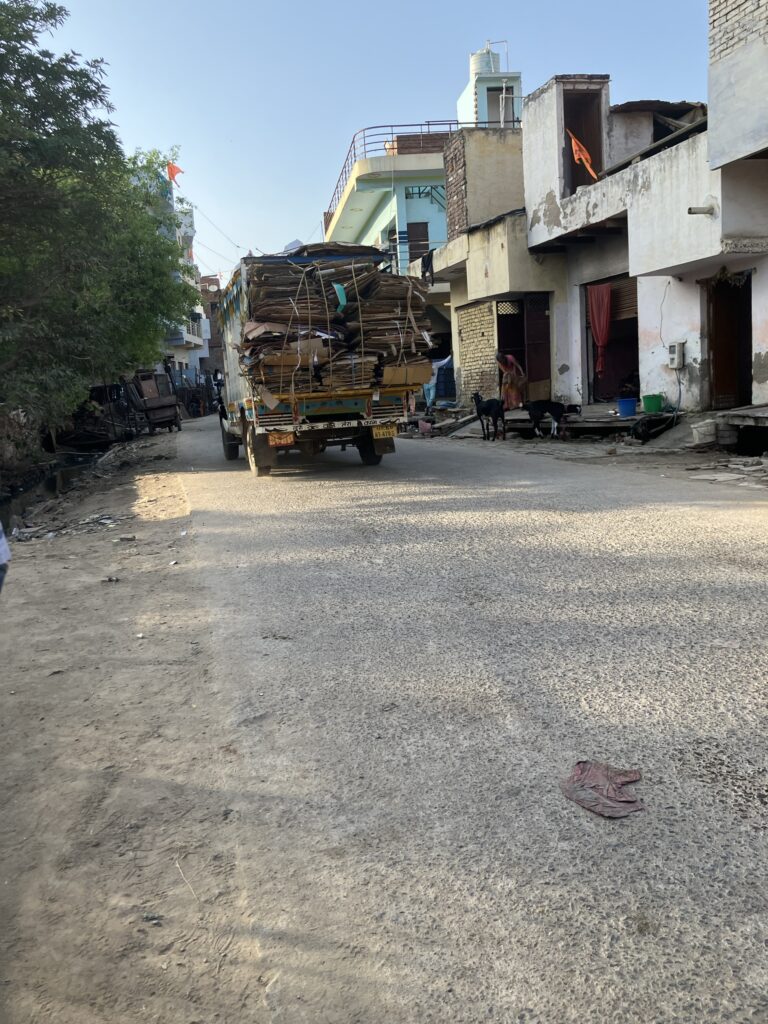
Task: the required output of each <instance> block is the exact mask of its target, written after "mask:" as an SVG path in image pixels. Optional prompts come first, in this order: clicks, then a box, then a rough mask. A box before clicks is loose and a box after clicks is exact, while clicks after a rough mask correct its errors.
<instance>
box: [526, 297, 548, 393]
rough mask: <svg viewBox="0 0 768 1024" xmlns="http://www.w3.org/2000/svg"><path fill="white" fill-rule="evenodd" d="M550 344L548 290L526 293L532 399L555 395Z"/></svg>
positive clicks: (527, 362)
mask: <svg viewBox="0 0 768 1024" xmlns="http://www.w3.org/2000/svg"><path fill="white" fill-rule="evenodd" d="M550 348H551V343H550V329H549V294H548V293H547V292H534V293H532V294H530V295H526V296H525V367H526V373H527V375H528V398H529V399H530V400H531V401H537V400H539V399H549V398H551V397H552V360H551V352H550Z"/></svg>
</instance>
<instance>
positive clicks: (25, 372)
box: [0, 0, 198, 426]
mask: <svg viewBox="0 0 768 1024" xmlns="http://www.w3.org/2000/svg"><path fill="white" fill-rule="evenodd" d="M65 17H66V11H65V10H64V8H63V7H61V6H59V5H58V4H55V3H51V2H45V0H0V408H2V409H4V411H5V412H6V413H7V412H8V411H10V410H11V409H15V408H22V409H25V410H26V411H27V412H28V413H30V414H31V415H32V416H33V417H34V418H35V419H36V420H38V421H40V422H45V423H46V424H47V425H48V426H56V425H58V424H59V423H61V422H62V421H63V420H64V419H65V417H66V416H67V415H68V414H69V413H70V412H71V411H72V410H73V409H74V408H75V407H76V406H77V405H78V404H79V402H80V401H82V399H83V398H84V397H85V396H86V394H87V391H88V387H89V385H90V384H92V383H94V382H100V381H102V380H105V379H106V380H110V379H114V378H115V376H116V375H117V374H119V373H125V372H127V371H131V370H132V369H134V368H135V367H137V366H139V365H141V364H153V363H155V362H156V361H157V359H158V357H159V355H160V352H161V341H162V339H163V337H164V336H165V334H166V330H167V328H168V327H169V326H170V325H171V324H173V323H177V322H179V321H180V320H184V319H185V318H186V317H187V315H188V311H189V308H190V306H191V305H193V304H194V303H195V302H196V301H198V298H197V294H196V292H195V290H194V289H193V288H192V287H191V286H190V284H189V282H188V281H185V280H184V279H183V278H182V275H181V272H180V255H181V252H180V248H179V246H178V243H177V241H176V220H175V215H174V212H173V208H172V203H171V202H170V198H169V197H170V192H169V188H170V186H169V185H168V183H167V181H166V180H165V174H164V159H163V158H162V157H161V155H160V154H158V153H150V154H144V153H139V154H137V155H136V156H135V157H133V158H130V159H128V158H126V157H125V155H124V153H123V151H122V149H121V146H120V143H119V141H118V138H117V136H116V134H115V131H114V128H113V125H112V124H111V122H110V121H109V113H110V111H111V107H110V105H109V99H108V90H107V87H106V84H105V81H104V65H103V62H102V61H99V60H91V61H83V60H81V58H80V56H79V55H78V54H76V53H65V54H63V55H61V56H56V55H55V54H54V53H52V52H51V51H49V50H47V49H45V48H44V47H43V46H42V45H41V41H40V40H41V36H42V35H43V34H44V33H48V32H50V31H51V30H53V29H55V28H56V27H57V26H58V25H59V24H60V23H61V22H62V20H63V19H64V18H65Z"/></svg>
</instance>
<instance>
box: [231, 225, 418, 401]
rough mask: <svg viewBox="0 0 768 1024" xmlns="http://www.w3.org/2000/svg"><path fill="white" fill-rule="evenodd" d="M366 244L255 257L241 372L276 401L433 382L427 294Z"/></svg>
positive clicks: (250, 271)
mask: <svg viewBox="0 0 768 1024" xmlns="http://www.w3.org/2000/svg"><path fill="white" fill-rule="evenodd" d="M385 258H386V257H385V254H383V253H381V252H379V251H378V250H376V249H370V248H368V247H364V246H352V247H347V246H344V245H338V244H336V245H320V246H306V247H304V248H303V249H300V250H297V251H296V252H293V253H291V254H290V255H286V256H285V257H282V258H281V257H266V258H263V259H261V258H258V257H251V258H249V259H248V260H247V261H246V263H247V268H248V319H247V321H246V323H245V324H244V326H243V332H242V341H241V345H240V366H241V369H242V372H243V373H244V374H245V375H246V376H247V377H248V378H249V379H250V380H251V382H252V384H253V385H254V386H255V387H258V388H260V389H261V390H264V389H266V390H267V391H268V392H270V393H272V394H274V395H280V394H287V393H293V394H298V393H304V392H315V391H326V390H340V389H344V390H346V389H349V388H371V387H378V386H381V385H384V386H386V385H387V384H420V383H423V382H424V381H426V380H429V378H430V375H431V364H430V363H429V361H428V359H426V358H425V356H426V353H427V352H428V351H429V349H430V348H431V347H432V342H431V339H430V334H429V331H430V323H429V319H428V316H427V303H426V294H427V288H426V285H424V284H423V283H422V282H421V281H419V280H418V279H417V278H412V277H402V276H398V275H393V274H389V273H386V272H384V271H382V270H379V269H378V264H379V263H380V262H381V261H382V260H383V259H385Z"/></svg>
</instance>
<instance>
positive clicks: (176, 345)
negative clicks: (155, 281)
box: [164, 197, 211, 383]
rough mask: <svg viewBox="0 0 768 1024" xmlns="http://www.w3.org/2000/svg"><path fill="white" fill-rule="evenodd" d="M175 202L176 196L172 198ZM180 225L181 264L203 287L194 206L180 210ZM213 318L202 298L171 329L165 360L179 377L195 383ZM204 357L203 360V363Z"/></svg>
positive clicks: (166, 339)
mask: <svg viewBox="0 0 768 1024" xmlns="http://www.w3.org/2000/svg"><path fill="white" fill-rule="evenodd" d="M170 201H171V202H173V198H172V197H171V199H170ZM176 216H177V218H178V222H179V224H178V228H177V232H176V237H177V241H178V243H179V245H180V246H181V250H182V264H183V266H184V268H185V270H186V272H187V274H189V275H190V277H191V279H192V280H193V281H194V283H195V285H196V286H197V287H198V288H199V287H200V272H199V270H198V269H197V266H196V265H195V258H194V252H193V249H192V245H193V242H194V238H195V217H194V213H193V211H192V210H191V209H183V210H177V211H176ZM210 328H211V325H210V320H209V319H208V317H207V316H206V313H205V309H204V308H203V304H202V300H201V302H200V303H198V304H196V305H195V306H194V307H192V308H191V309H190V311H189V318H188V319H187V320H185V321H184V322H183V323H180V324H176V325H174V327H173V328H172V329H171V330H169V332H168V334H167V335H166V338H165V342H164V363H165V365H166V366H167V367H168V368H170V369H171V370H172V371H175V375H177V376H178V379H179V381H180V380H181V378H182V377H184V378H186V379H187V380H188V381H189V382H191V383H195V382H196V380H197V377H198V376H199V374H200V372H201V371H204V369H205V360H207V359H208V355H209V350H208V343H209V341H210V338H211V330H210ZM201 360H203V363H202V364H201Z"/></svg>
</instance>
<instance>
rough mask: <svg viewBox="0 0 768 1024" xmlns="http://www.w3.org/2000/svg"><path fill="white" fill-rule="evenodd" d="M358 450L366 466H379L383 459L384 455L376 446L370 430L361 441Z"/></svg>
mask: <svg viewBox="0 0 768 1024" xmlns="http://www.w3.org/2000/svg"><path fill="white" fill-rule="evenodd" d="M357 450H358V452H359V453H360V458H361V460H362V463H363V465H364V466H378V464H379V463H380V462H381V460H382V456H381V455H379V454H378V452H377V451H376V449H375V447H374V444H373V435H372V434H371V433H370V432H369V433H368V434H367V435H366V436H365V437H364V438H363V439H362V440H361V441H360V442H359V444H358V446H357Z"/></svg>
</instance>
